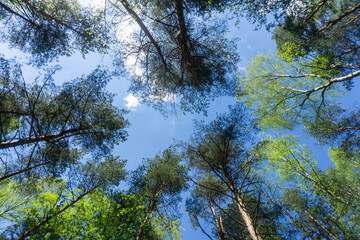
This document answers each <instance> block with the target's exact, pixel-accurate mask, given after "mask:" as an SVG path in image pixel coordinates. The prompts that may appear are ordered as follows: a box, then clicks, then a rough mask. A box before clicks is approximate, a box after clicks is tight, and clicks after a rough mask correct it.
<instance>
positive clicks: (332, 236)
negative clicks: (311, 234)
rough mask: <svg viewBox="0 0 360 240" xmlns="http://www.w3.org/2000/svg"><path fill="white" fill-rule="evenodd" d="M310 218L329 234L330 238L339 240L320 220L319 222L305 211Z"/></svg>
mask: <svg viewBox="0 0 360 240" xmlns="http://www.w3.org/2000/svg"><path fill="white" fill-rule="evenodd" d="M303 211H304V212H305V213H306V214H307V215H308V216H309V217H310V219H311V220H313V221H314V222H315V223H316V225H318V226H319V227H320V228H322V229H323V230H324V231H325V232H326V233H327V234H329V236H330V237H331V238H332V239H333V240H338V238H337V237H335V236H334V234H332V233H331V232H330V231H329V229H327V228H326V227H325V226H324V225H323V224H322V223H321V222H320V221H319V220H317V219H316V218H315V217H314V216H313V215H311V214H310V213H309V212H308V211H306V210H303Z"/></svg>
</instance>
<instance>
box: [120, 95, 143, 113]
mask: <svg viewBox="0 0 360 240" xmlns="http://www.w3.org/2000/svg"><path fill="white" fill-rule="evenodd" d="M124 100H125V101H126V104H125V106H126V107H127V108H128V109H130V110H135V108H136V107H137V106H139V105H140V102H139V99H138V98H137V97H135V96H134V95H132V94H131V93H130V94H129V95H127V96H126V97H125V98H124Z"/></svg>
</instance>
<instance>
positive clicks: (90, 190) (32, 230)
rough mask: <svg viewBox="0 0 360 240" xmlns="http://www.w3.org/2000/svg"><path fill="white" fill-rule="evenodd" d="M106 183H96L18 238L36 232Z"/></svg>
mask: <svg viewBox="0 0 360 240" xmlns="http://www.w3.org/2000/svg"><path fill="white" fill-rule="evenodd" d="M102 184H104V182H100V183H99V184H97V185H95V186H94V187H93V188H91V189H89V190H88V191H86V192H85V193H83V194H81V195H80V196H79V197H77V198H76V199H75V200H74V201H72V202H71V203H69V204H68V205H66V206H65V207H63V208H62V209H60V210H59V211H57V212H55V213H54V214H53V215H51V216H49V217H47V218H45V219H43V220H42V221H41V222H39V223H37V224H36V225H35V226H34V227H32V228H31V229H30V230H28V231H26V232H25V233H23V234H22V235H21V236H19V237H18V238H17V239H16V240H21V239H25V238H27V237H28V236H30V234H31V233H32V232H34V231H35V230H36V229H38V228H39V227H41V226H42V225H44V224H46V223H47V222H49V221H50V220H51V219H52V218H54V217H56V216H57V215H59V214H61V213H62V212H64V211H65V210H66V209H68V208H69V207H71V206H72V205H74V204H75V203H77V202H78V201H79V200H80V199H82V198H83V197H84V196H86V195H87V194H89V193H91V192H92V191H94V190H95V189H96V188H98V187H99V186H100V185H102Z"/></svg>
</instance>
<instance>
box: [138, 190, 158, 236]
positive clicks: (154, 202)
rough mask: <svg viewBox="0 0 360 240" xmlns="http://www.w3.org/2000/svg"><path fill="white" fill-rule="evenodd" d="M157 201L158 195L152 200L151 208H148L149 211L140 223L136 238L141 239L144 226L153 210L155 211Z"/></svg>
mask: <svg viewBox="0 0 360 240" xmlns="http://www.w3.org/2000/svg"><path fill="white" fill-rule="evenodd" d="M156 201H157V195H156V196H155V198H154V199H153V200H152V201H151V203H150V206H149V210H148V212H147V213H146V215H145V217H144V219H143V220H142V222H141V224H140V227H139V229H138V231H137V233H136V237H135V239H136V240H141V238H142V235H143V234H144V226H145V224H146V223H147V221H148V220H149V217H150V214H151V213H152V211H153V210H154V208H155V204H156Z"/></svg>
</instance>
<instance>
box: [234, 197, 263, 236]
mask: <svg viewBox="0 0 360 240" xmlns="http://www.w3.org/2000/svg"><path fill="white" fill-rule="evenodd" d="M235 198H236V202H237V206H238V208H239V211H240V215H241V218H242V219H243V221H244V223H245V225H246V228H247V230H248V232H249V234H250V236H251V239H252V240H262V238H261V237H260V235H259V232H258V231H257V229H256V227H255V225H254V222H253V220H252V218H251V216H250V214H249V213H248V211H247V210H246V207H245V204H244V202H243V199H242V198H241V197H240V196H239V194H238V193H237V192H236V193H235Z"/></svg>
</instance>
